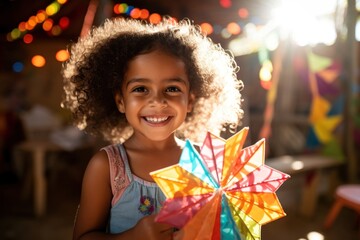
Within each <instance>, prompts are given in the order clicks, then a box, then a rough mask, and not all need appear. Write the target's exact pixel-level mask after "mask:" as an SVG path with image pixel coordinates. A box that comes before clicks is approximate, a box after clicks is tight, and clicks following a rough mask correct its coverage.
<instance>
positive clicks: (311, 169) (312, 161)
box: [265, 155, 344, 217]
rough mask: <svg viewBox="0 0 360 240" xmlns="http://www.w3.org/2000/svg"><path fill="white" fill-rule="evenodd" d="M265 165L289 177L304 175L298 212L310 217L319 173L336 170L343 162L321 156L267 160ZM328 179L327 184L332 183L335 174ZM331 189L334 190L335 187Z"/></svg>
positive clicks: (312, 212) (315, 197) (315, 202)
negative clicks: (304, 179)
mask: <svg viewBox="0 0 360 240" xmlns="http://www.w3.org/2000/svg"><path fill="white" fill-rule="evenodd" d="M265 164H266V165H268V166H270V167H272V168H274V169H277V170H279V171H281V172H284V173H287V174H289V175H290V176H291V175H295V174H305V176H306V181H305V182H304V185H303V189H302V194H301V197H302V199H301V205H300V209H299V210H300V214H301V215H303V216H307V217H311V216H313V214H314V212H315V209H316V204H317V200H318V189H319V184H320V179H321V173H322V172H323V171H325V170H327V171H329V170H336V169H337V167H340V166H341V165H343V164H344V162H342V161H340V160H337V159H334V158H331V157H326V156H321V155H298V156H281V157H276V158H269V159H267V160H266V162H265ZM329 177H330V178H329V179H328V180H329V182H330V183H333V182H334V181H335V180H334V178H336V172H333V174H330V175H329ZM333 187H334V188H335V186H333Z"/></svg>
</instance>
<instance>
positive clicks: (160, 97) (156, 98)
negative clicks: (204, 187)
mask: <svg viewBox="0 0 360 240" xmlns="http://www.w3.org/2000/svg"><path fill="white" fill-rule="evenodd" d="M149 103H150V104H151V105H154V106H157V105H160V106H166V105H167V101H166V97H165V95H164V93H162V92H154V93H153V94H152V95H151V97H150V101H149Z"/></svg>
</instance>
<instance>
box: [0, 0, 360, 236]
mask: <svg viewBox="0 0 360 240" xmlns="http://www.w3.org/2000/svg"><path fill="white" fill-rule="evenodd" d="M164 16H171V17H173V18H174V19H176V20H180V19H183V18H189V19H191V20H193V21H194V22H195V23H196V24H198V25H200V26H201V29H202V30H203V32H204V33H205V34H207V35H208V37H210V38H211V39H212V40H213V41H214V42H216V43H219V44H221V46H222V47H223V48H225V49H227V50H228V51H230V52H231V53H232V54H233V55H234V56H235V59H236V61H237V63H238V65H239V66H240V71H239V73H238V77H239V78H240V79H241V80H242V81H243V82H244V85H245V88H244V89H243V90H242V95H243V98H244V102H243V108H244V112H245V115H244V118H243V120H242V125H241V127H239V129H241V128H242V127H244V126H249V127H250V133H249V136H248V144H253V143H255V142H257V141H258V140H259V139H260V138H265V139H266V143H267V146H266V150H267V151H266V158H267V159H266V162H265V163H266V164H268V165H270V166H273V167H274V168H277V169H279V170H281V171H284V172H285V173H288V174H290V175H291V176H292V178H291V179H290V180H288V181H287V182H286V183H284V185H283V186H282V187H281V188H280V189H279V190H278V196H279V199H280V201H281V203H282V205H283V208H284V210H285V212H286V213H287V214H288V215H287V216H286V217H284V218H282V219H279V220H277V221H275V222H273V223H269V224H267V225H265V226H264V227H263V231H262V233H263V239H265V240H268V239H271V240H272V239H274V240H281V239H284V240H285V239H286V240H292V239H294V240H300V239H308V240H321V239H338V238H339V237H342V238H343V239H349V240H352V239H354V240H355V239H360V233H359V231H360V230H359V225H360V218H359V212H360V200H359V199H360V193H359V191H358V185H357V184H358V183H359V177H360V176H359V172H360V166H359V164H360V161H359V159H360V157H359V156H360V155H359V154H360V152H359V149H360V95H359V90H360V88H359V67H360V66H359V41H360V18H359V17H360V1H358V0H267V1H262V0H182V1H171V0H151V1H150V0H131V1H125V0H124V1H119V0H42V1H30V0H2V1H1V2H0V136H1V138H0V151H1V155H0V239H70V238H71V231H72V224H73V219H74V215H75V211H76V207H77V204H78V200H79V194H80V186H81V178H82V174H83V171H84V169H85V167H86V164H87V162H88V160H89V159H90V157H91V155H92V154H93V153H94V152H95V151H97V150H98V149H99V148H101V147H102V146H105V145H106V144H108V142H106V141H104V140H103V139H101V138H99V137H94V136H89V135H87V134H86V133H84V132H82V131H80V130H78V129H77V128H75V127H74V126H73V125H72V123H71V114H70V113H69V112H68V111H67V110H64V109H62V108H61V99H62V94H63V91H62V77H61V66H62V64H63V62H64V61H66V60H67V59H68V56H69V55H68V54H69V53H68V47H69V46H70V45H71V43H73V42H76V41H77V39H78V38H79V37H81V36H84V35H86V34H87V33H88V31H89V30H90V29H91V27H92V26H98V25H101V24H102V23H103V22H104V20H105V19H107V18H116V17H124V18H138V19H143V20H145V21H149V22H152V23H154V24H156V23H157V22H158V21H159V20H160V19H161V18H162V17H164ZM223 135H224V137H225V138H227V137H229V136H230V135H231V133H230V132H224V133H223ZM349 184H352V186H353V187H354V188H352V190H351V192H350V196H352V197H353V198H355V199H352V200H351V201H352V202H355V203H354V205H352V207H345V208H342V209H340V211H339V213H338V214H332V215H331V216H333V221H332V220H331V221H330V220H329V218H327V217H328V216H329V213H330V209H331V207H332V206H333V204H334V203H335V201H336V199H339V197H338V196H339V191H338V190H339V189H340V188H341V187H342V186H347V185H349ZM359 186H360V185H359ZM340 199H342V196H341V197H340ZM334 213H335V212H334ZM335 215H336V216H335ZM326 220H328V221H326ZM326 222H328V223H329V222H331V223H332V224H325V223H326ZM324 224H325V226H324Z"/></svg>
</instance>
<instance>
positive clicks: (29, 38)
mask: <svg viewBox="0 0 360 240" xmlns="http://www.w3.org/2000/svg"><path fill="white" fill-rule="evenodd" d="M33 40H34V37H33V35H32V34H30V33H27V34H25V35H24V37H23V41H24V43H26V44H29V43H32V41H33Z"/></svg>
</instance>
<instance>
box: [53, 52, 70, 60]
mask: <svg viewBox="0 0 360 240" xmlns="http://www.w3.org/2000/svg"><path fill="white" fill-rule="evenodd" d="M69 57H70V54H69V52H68V51H67V50H59V51H57V53H56V55H55V58H56V60H58V61H59V62H65V61H66V60H68V59H69Z"/></svg>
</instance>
